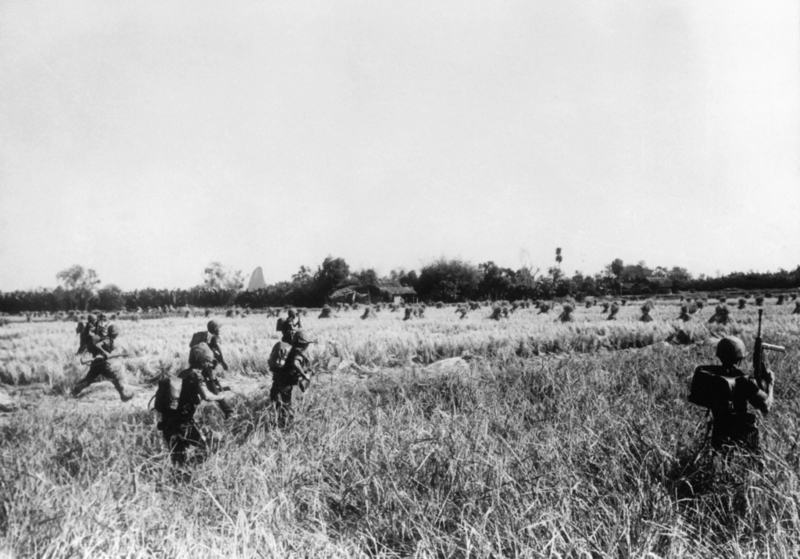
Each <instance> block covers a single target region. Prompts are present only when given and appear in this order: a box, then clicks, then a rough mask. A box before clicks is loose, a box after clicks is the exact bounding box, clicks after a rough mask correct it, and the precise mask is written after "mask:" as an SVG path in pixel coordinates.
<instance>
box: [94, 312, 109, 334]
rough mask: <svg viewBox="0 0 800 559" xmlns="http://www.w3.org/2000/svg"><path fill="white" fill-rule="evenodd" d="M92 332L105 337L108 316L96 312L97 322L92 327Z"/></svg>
mask: <svg viewBox="0 0 800 559" xmlns="http://www.w3.org/2000/svg"><path fill="white" fill-rule="evenodd" d="M94 334H95V335H96V336H100V337H101V338H105V337H106V336H107V335H108V318H107V317H106V315H104V314H103V313H98V315H97V324H96V325H95V327H94Z"/></svg>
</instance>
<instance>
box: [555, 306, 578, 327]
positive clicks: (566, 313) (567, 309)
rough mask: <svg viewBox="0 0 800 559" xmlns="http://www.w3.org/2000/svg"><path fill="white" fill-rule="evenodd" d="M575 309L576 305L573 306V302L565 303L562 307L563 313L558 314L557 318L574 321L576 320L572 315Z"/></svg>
mask: <svg viewBox="0 0 800 559" xmlns="http://www.w3.org/2000/svg"><path fill="white" fill-rule="evenodd" d="M574 310H575V307H573V306H572V305H571V304H569V303H564V306H563V307H561V314H560V315H558V318H557V319H556V320H557V321H561V322H572V321H573V320H574V318H573V317H572V311H574Z"/></svg>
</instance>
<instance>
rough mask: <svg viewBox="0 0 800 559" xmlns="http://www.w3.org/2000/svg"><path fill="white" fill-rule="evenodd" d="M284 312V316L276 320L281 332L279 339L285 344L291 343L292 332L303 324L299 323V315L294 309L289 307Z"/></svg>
mask: <svg viewBox="0 0 800 559" xmlns="http://www.w3.org/2000/svg"><path fill="white" fill-rule="evenodd" d="M286 314H287V317H286V318H284V319H279V320H278V331H279V332H280V333H281V334H282V336H281V339H282V340H283V341H284V342H286V343H287V344H291V343H292V339H293V336H294V333H295V332H297V331H298V330H300V329H301V328H302V327H303V326H302V324H301V323H300V317H299V316H298V315H297V311H296V310H294V309H289V310H288V311H287V312H286Z"/></svg>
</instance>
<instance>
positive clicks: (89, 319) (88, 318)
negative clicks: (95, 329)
mask: <svg viewBox="0 0 800 559" xmlns="http://www.w3.org/2000/svg"><path fill="white" fill-rule="evenodd" d="M95 322H97V317H96V316H95V315H93V314H92V313H89V314H87V315H86V323H87V324H94V323H95Z"/></svg>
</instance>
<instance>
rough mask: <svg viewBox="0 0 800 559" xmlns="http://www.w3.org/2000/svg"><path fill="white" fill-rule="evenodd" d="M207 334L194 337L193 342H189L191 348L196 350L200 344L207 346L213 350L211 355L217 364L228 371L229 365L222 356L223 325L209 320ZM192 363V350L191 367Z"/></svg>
mask: <svg viewBox="0 0 800 559" xmlns="http://www.w3.org/2000/svg"><path fill="white" fill-rule="evenodd" d="M206 329H207V330H206V331H205V332H202V331H201V332H196V333H195V334H194V335H193V336H192V340H191V341H190V342H189V348H194V347H196V346H198V345H200V344H205V345H206V347H208V348H209V349H210V350H211V353H212V354H213V355H214V359H216V361H217V363H219V364H220V365H222V368H223V369H225V370H226V371H227V370H228V364H227V363H226V362H225V358H224V357H223V356H222V347H221V344H222V337H221V335H220V334H221V332H222V325H221V324H220V323H219V322H217V321H216V320H209V321H208V324H207V325H206ZM191 361H192V354H191V349H190V351H189V365H191V364H192V363H191Z"/></svg>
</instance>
